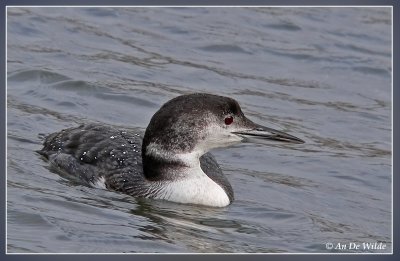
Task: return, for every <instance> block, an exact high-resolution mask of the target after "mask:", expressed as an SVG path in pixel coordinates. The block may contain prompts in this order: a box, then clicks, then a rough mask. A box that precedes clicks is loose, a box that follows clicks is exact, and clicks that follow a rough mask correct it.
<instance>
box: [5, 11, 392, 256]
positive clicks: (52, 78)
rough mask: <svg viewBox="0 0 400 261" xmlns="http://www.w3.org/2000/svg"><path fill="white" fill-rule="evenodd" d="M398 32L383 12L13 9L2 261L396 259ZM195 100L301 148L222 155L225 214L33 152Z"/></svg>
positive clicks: (252, 148) (134, 123)
mask: <svg viewBox="0 0 400 261" xmlns="http://www.w3.org/2000/svg"><path fill="white" fill-rule="evenodd" d="M391 30H392V16H391V9H389V8H384V7H381V8H378V7H376V8H366V7H353V8H347V7H346V8H344V7H343V8H332V7H329V8H328V7H324V8H322V7H320V8H318V7H308V8H305V7H303V8H299V7H297V8H296V7H290V8H289V7H287V8H283V7H257V8H256V7H248V8H245V7H231V8H228V7H215V8H211V7H209V8H200V7H196V8H178V7H176V8H172V7H171V8H162V7H152V8H138V7H124V8H122V7H114V8H112V7H80V8H77V7H75V8H67V7H63V8H61V7H60V8H50V7H47V8H46V7H8V9H7V194H6V195H7V238H6V239H7V252H8V253H103V252H108V253H153V252H157V253H188V252H191V253H210V252H212V253H214V252H215V253H256V252H257V253H272V252H282V253H300V252H301V253H315V252H319V253H343V252H359V253H366V252H379V253H381V252H383V253H390V252H392V160H391V159H392V138H391V137H392V136H391V135H392V121H391V114H392V97H391V90H392V89H391V88H392V85H391V84H392V82H391V77H392V65H391V64H392V63H391V57H392V50H391V43H392V42H391V41H392V36H391V32H392V31H391ZM192 92H207V93H213V94H219V95H225V96H230V97H232V98H235V99H236V100H237V101H238V102H239V103H240V104H241V106H242V109H243V111H244V113H245V114H246V115H247V116H248V117H249V118H250V119H252V120H253V121H255V122H258V123H260V124H262V125H266V126H270V127H273V128H277V129H280V130H282V131H285V132H288V133H290V134H292V135H295V136H298V137H299V138H302V139H304V140H305V141H306V143H305V144H300V145H280V144H276V143H275V144H264V143H263V144H258V143H253V144H252V143H243V144H240V145H236V146H234V147H230V148H224V149H218V150H214V151H212V153H213V154H214V156H215V157H216V159H217V161H218V162H219V164H220V165H221V168H222V169H223V171H224V173H225V174H226V176H227V177H228V179H229V180H230V182H231V183H232V186H233V188H234V191H235V198H236V199H235V201H234V202H233V204H231V205H230V206H228V207H225V208H209V207H201V206H196V205H183V204H176V203H171V202H166V201H160V200H159V201H157V200H149V199H137V198H133V197H129V196H127V195H124V194H119V193H116V192H111V191H106V190H102V189H96V188H89V187H85V186H81V185H79V184H76V183H74V182H72V181H69V180H66V179H64V178H63V177H61V176H60V175H59V174H58V173H57V171H56V170H54V169H52V168H49V166H48V163H47V162H45V161H44V160H43V159H42V158H41V157H40V155H38V154H37V153H35V150H38V149H40V148H41V144H42V142H43V139H44V137H45V136H46V135H48V134H49V133H52V132H56V131H59V130H61V129H64V128H67V127H73V126H77V125H79V124H81V123H83V122H98V123H104V124H110V125H113V126H116V127H124V128H140V129H142V130H144V129H145V128H146V126H147V124H148V122H149V121H150V118H151V116H152V115H153V114H154V112H156V111H157V110H158V109H159V107H160V106H161V105H162V104H163V103H164V102H166V101H167V100H169V99H171V98H173V97H176V96H178V95H181V94H186V93H192ZM350 243H356V244H360V245H361V247H360V248H359V249H354V248H353V249H352V248H351V247H350ZM363 243H377V244H381V246H382V247H381V249H368V248H363V245H362V244H363ZM338 246H339V247H338ZM343 246H345V247H347V248H346V249H344V248H343ZM338 248H341V249H338Z"/></svg>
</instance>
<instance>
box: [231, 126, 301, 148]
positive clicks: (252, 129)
mask: <svg viewBox="0 0 400 261" xmlns="http://www.w3.org/2000/svg"><path fill="white" fill-rule="evenodd" d="M232 133H234V134H237V135H240V136H253V137H258V138H263V139H267V140H275V141H280V142H289V143H297V144H301V143H304V141H303V140H302V139H299V138H297V137H295V136H293V135H290V134H287V133H284V132H282V131H278V130H274V129H271V128H268V127H264V126H261V125H258V124H256V123H254V122H252V121H250V120H247V121H246V123H245V128H244V129H243V130H239V131H234V132H232Z"/></svg>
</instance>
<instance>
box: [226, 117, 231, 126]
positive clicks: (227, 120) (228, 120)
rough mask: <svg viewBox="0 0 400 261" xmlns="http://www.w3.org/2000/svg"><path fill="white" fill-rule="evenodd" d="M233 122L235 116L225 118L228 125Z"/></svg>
mask: <svg viewBox="0 0 400 261" xmlns="http://www.w3.org/2000/svg"><path fill="white" fill-rule="evenodd" d="M232 122H233V117H232V116H229V117H226V118H225V124H226V125H231V123H232Z"/></svg>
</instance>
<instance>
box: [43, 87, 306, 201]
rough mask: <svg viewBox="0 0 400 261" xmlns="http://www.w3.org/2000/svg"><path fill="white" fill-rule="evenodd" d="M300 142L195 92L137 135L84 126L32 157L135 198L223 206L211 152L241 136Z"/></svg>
mask: <svg viewBox="0 0 400 261" xmlns="http://www.w3.org/2000/svg"><path fill="white" fill-rule="evenodd" d="M249 136H250V137H256V138H261V139H267V140H274V141H278V142H290V143H303V142H304V141H303V140H301V139H299V138H297V137H295V136H292V135H289V134H287V133H284V132H281V131H278V130H275V129H271V128H268V127H264V126H261V125H258V124H256V123H254V122H252V121H251V120H249V119H248V118H246V117H245V116H244V114H243V112H242V110H241V108H240V106H239V104H238V102H237V101H236V100H234V99H232V98H229V97H224V96H218V95H212V94H205V93H194V94H187V95H181V96H178V97H176V98H173V99H171V100H170V101H168V102H166V103H165V104H164V105H163V106H162V107H161V108H160V109H159V110H158V111H157V112H156V113H155V114H154V115H153V117H152V118H151V120H150V123H149V125H148V126H147V128H146V131H145V133H144V135H143V132H140V131H134V130H131V129H117V128H115V127H112V126H106V125H104V124H98V123H89V124H82V125H80V126H78V127H73V128H68V129H64V130H62V131H60V132H56V133H53V134H50V135H49V136H47V137H46V139H45V141H44V144H43V148H42V149H41V150H39V151H38V153H40V154H41V155H43V156H44V157H45V158H46V159H47V160H48V161H49V162H50V165H51V166H54V167H56V169H57V170H58V171H59V172H60V173H62V174H64V175H65V176H66V177H67V178H69V179H72V180H75V181H77V182H79V183H80V184H84V185H87V186H92V187H99V188H103V189H108V190H112V191H118V192H121V193H125V194H128V195H131V196H133V197H145V198H153V199H164V200H168V201H173V202H178V203H188V204H198V205H205V206H212V207H224V206H227V205H229V204H230V203H232V201H233V199H234V194H233V189H232V186H231V184H230V183H229V181H228V179H227V178H226V176H225V175H224V174H223V172H222V170H221V168H220V166H219V165H218V163H217V161H216V160H215V158H214V157H213V156H212V155H211V154H210V153H209V151H210V150H211V149H214V148H218V147H226V146H230V145H233V144H237V143H239V142H241V141H243V139H244V138H245V137H249Z"/></svg>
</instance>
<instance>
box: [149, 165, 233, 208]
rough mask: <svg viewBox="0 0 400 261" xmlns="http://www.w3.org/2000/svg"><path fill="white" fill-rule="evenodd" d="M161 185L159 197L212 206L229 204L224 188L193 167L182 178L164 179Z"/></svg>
mask: <svg viewBox="0 0 400 261" xmlns="http://www.w3.org/2000/svg"><path fill="white" fill-rule="evenodd" d="M193 172H195V173H193ZM161 186H162V187H163V188H162V189H161V191H160V192H159V193H158V195H157V196H156V198H159V199H165V200H169V201H173V202H178V203H192V204H199V205H205V206H212V207H225V206H227V205H229V204H230V200H229V197H228V195H227V194H226V192H225V190H224V189H223V188H222V187H221V186H219V185H218V184H217V183H215V182H214V181H213V180H212V179H210V178H209V177H208V176H207V175H206V174H205V173H204V172H203V171H202V170H201V169H200V170H199V169H193V170H192V173H190V175H187V177H186V178H184V179H180V180H176V181H169V182H165V181H164V182H163V184H162V185H161Z"/></svg>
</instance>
